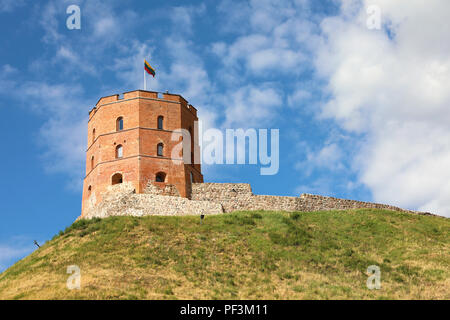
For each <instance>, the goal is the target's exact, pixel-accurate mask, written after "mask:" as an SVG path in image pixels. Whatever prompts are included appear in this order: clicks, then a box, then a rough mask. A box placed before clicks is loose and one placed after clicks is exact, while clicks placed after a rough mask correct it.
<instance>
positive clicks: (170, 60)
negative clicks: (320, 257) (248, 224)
mask: <svg viewBox="0 0 450 320" xmlns="http://www.w3.org/2000/svg"><path fill="white" fill-rule="evenodd" d="M427 3H428V2H427ZM72 4H76V5H79V6H80V9H81V29H80V30H69V29H68V28H67V27H66V19H67V18H68V16H69V15H68V14H67V13H66V9H67V7H68V6H69V5H72ZM374 4H375V5H376V6H377V8H379V9H380V13H381V14H380V18H381V28H380V29H371V28H369V27H368V26H367V19H368V18H370V15H368V13H367V8H368V6H370V5H374ZM427 5H428V7H429V8H430V10H428V11H424V10H422V9H421V2H420V1H406V0H401V1H400V0H399V1H395V2H394V3H392V1H387V0H380V1H363V0H361V1H359V0H342V1H338V0H329V1H326V0H323V1H308V0H296V1H295V0H292V1H287V0H286V1H285V0H282V1H271V0H258V1H229V0H217V1H204V2H202V1H190V2H188V1H127V0H121V1H115V0H111V1H76V0H70V1H20V0H16V1H12V0H0V26H1V30H2V31H1V32H2V37H0V44H1V46H0V47H1V50H0V71H1V73H0V108H1V111H2V117H1V127H0V130H1V133H2V136H3V137H7V139H4V140H3V152H4V154H3V156H2V157H1V158H0V165H1V167H2V168H3V183H2V184H1V185H0V188H1V189H0V192H1V195H2V201H1V203H2V210H1V214H0V270H2V269H4V268H6V267H7V266H9V265H10V264H11V263H13V262H14V261H16V260H17V259H19V258H21V257H23V256H24V255H25V254H27V253H29V252H31V251H32V250H33V240H35V239H36V240H38V242H44V241H46V240H48V239H50V238H51V237H52V236H53V235H54V234H56V233H57V232H58V231H59V230H62V229H64V228H65V227H66V226H68V225H70V224H71V223H72V222H73V221H74V219H75V218H76V217H77V216H78V215H79V214H80V210H81V188H82V178H83V176H84V165H85V164H84V161H85V159H84V151H85V148H86V125H87V122H86V121H87V114H88V111H89V110H90V109H91V108H92V107H93V106H94V105H95V103H96V102H97V100H98V99H99V98H100V97H101V96H106V95H111V94H116V93H122V92H126V91H130V90H135V89H142V87H143V84H142V75H143V66H142V65H143V59H144V58H146V59H147V60H148V61H149V62H150V63H151V64H152V66H153V67H154V68H155V69H156V72H157V76H156V78H155V79H149V80H148V89H150V90H157V91H166V90H169V91H170V92H174V93H179V94H181V95H183V96H184V97H185V98H186V99H187V100H188V101H189V102H190V103H192V104H193V105H194V106H196V107H197V109H198V110H199V117H200V119H201V120H203V122H204V125H205V127H215V128H219V129H221V130H224V129H226V128H256V129H259V128H267V129H272V128H273V129H279V130H280V155H281V156H280V170H279V172H278V173H277V174H276V175H272V176H261V175H260V174H259V172H260V171H259V170H260V168H259V166H257V165H209V166H204V167H203V172H204V175H205V180H206V181H208V182H249V183H251V184H252V187H253V190H254V192H255V193H257V194H274V195H299V194H301V193H303V192H307V193H316V194H322V195H330V196H336V197H344V198H352V199H358V200H367V201H377V202H382V203H389V204H394V205H398V206H401V207H404V208H409V209H418V210H426V211H432V212H436V213H438V214H441V215H446V216H449V215H450V214H449V211H450V210H449V208H450V200H449V199H450V182H449V181H450V170H448V163H449V161H450V144H449V141H450V130H449V128H448V120H450V119H449V118H450V113H449V112H448V106H449V105H450V94H449V92H450V90H449V89H450V88H449V86H450V81H449V80H450V59H449V58H448V57H449V56H450V55H449V53H450V44H448V41H446V40H447V39H448V38H449V33H450V27H449V22H448V19H447V17H446V14H445V12H449V9H450V8H449V3H448V1H447V2H446V1H439V0H432V1H429V3H428V4H427ZM431 12H433V14H431ZM444 40H445V41H444Z"/></svg>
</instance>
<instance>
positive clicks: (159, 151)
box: [156, 143, 164, 157]
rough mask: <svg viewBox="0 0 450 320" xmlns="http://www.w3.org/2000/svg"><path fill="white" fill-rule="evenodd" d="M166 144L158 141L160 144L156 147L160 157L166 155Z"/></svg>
mask: <svg viewBox="0 0 450 320" xmlns="http://www.w3.org/2000/svg"><path fill="white" fill-rule="evenodd" d="M163 151H164V145H163V144H162V143H158V146H157V147H156V154H157V155H158V157H162V156H163V155H164V153H163Z"/></svg>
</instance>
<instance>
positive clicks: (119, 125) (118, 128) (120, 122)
mask: <svg viewBox="0 0 450 320" xmlns="http://www.w3.org/2000/svg"><path fill="white" fill-rule="evenodd" d="M121 130H123V118H122V117H119V118H117V120H116V131H121Z"/></svg>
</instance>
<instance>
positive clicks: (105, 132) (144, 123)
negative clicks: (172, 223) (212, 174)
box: [82, 90, 203, 216]
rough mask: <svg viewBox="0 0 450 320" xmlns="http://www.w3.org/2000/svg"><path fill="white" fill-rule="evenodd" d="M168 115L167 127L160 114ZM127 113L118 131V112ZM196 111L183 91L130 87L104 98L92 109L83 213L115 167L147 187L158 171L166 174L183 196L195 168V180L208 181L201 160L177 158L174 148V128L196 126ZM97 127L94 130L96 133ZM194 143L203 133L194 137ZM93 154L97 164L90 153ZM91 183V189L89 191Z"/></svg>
mask: <svg viewBox="0 0 450 320" xmlns="http://www.w3.org/2000/svg"><path fill="white" fill-rule="evenodd" d="M159 116H163V117H164V126H163V130H158V129H157V123H158V122H157V121H158V117H159ZM119 117H122V118H123V130H122V131H116V121H117V118H119ZM197 120H198V119H197V111H196V110H195V108H193V107H192V106H190V105H189V104H188V103H187V101H186V100H185V99H184V98H183V97H181V96H180V95H174V94H163V95H162V97H160V98H158V94H157V93H156V92H150V91H142V90H137V91H131V92H126V93H124V94H123V98H122V99H119V95H112V96H108V97H103V98H100V100H99V101H98V102H97V105H96V106H95V108H94V109H92V110H91V112H90V113H89V122H88V141H87V146H88V148H87V151H86V177H85V180H84V186H83V200H82V216H83V215H85V209H86V207H87V204H88V202H89V201H90V200H91V202H92V200H93V199H95V202H96V203H98V202H99V201H101V200H102V195H103V194H104V193H105V192H107V190H108V187H109V186H110V185H111V183H112V182H111V177H112V176H113V175H114V174H115V173H118V172H119V173H121V174H122V175H123V182H131V183H132V184H133V186H134V187H135V189H136V192H137V193H142V192H143V191H144V189H145V187H146V185H147V183H148V181H149V180H152V181H154V180H155V178H156V174H157V173H158V172H164V173H165V174H166V180H165V184H173V185H175V187H176V188H177V190H178V192H179V193H180V195H181V196H183V197H189V196H190V190H191V182H190V181H191V176H190V172H191V171H192V173H193V176H194V181H195V182H203V175H202V174H201V167H200V164H195V165H191V164H184V163H183V162H182V161H181V158H180V159H178V160H179V161H174V160H176V159H172V157H171V156H172V149H173V148H174V147H175V146H176V145H177V144H178V143H179V142H178V141H171V136H172V133H173V131H174V130H177V129H180V128H183V129H186V130H189V128H192V130H194V125H195V124H194V122H195V121H197ZM94 130H95V134H94ZM158 143H163V144H164V153H163V156H162V157H160V156H157V145H158ZM192 143H193V144H194V146H193V147H194V148H197V149H198V148H199V147H198V138H196V139H193V141H192ZM118 145H122V148H123V157H122V158H121V159H116V147H117V146H118ZM92 157H94V160H93V166H92V164H91V162H92V161H91V159H92ZM89 187H91V190H90V191H89Z"/></svg>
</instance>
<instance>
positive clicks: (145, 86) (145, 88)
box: [144, 68, 147, 91]
mask: <svg viewBox="0 0 450 320" xmlns="http://www.w3.org/2000/svg"><path fill="white" fill-rule="evenodd" d="M146 80H147V79H145V68H144V90H146V91H147V81H146Z"/></svg>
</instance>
